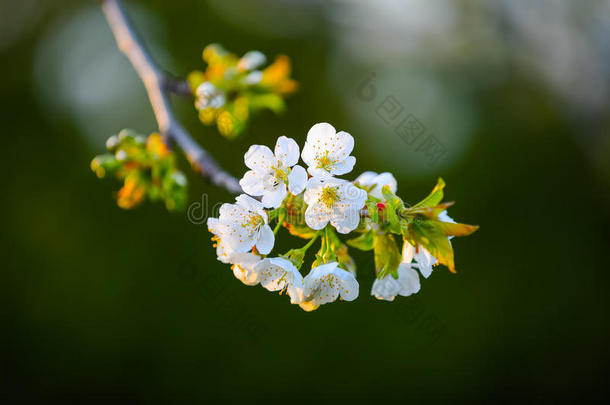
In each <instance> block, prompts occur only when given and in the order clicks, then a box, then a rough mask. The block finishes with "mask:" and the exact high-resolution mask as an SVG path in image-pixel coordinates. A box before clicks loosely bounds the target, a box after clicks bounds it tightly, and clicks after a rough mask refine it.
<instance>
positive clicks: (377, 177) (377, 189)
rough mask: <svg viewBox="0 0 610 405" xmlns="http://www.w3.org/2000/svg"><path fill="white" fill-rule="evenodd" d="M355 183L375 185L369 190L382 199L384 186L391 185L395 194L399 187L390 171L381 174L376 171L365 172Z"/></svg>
mask: <svg viewBox="0 0 610 405" xmlns="http://www.w3.org/2000/svg"><path fill="white" fill-rule="evenodd" d="M354 183H356V184H359V185H361V186H364V187H367V188H368V187H371V186H374V187H373V188H371V190H370V191H369V194H370V195H371V196H373V197H375V198H378V199H380V200H383V199H384V198H383V194H381V189H382V188H383V186H388V187H390V190H391V191H392V192H393V193H394V194H396V189H397V188H398V182H397V181H396V179H395V178H394V176H392V174H391V173H389V172H385V173H380V174H377V173H375V172H364V173H362V174H361V175H360V176H358V178H357V179H356V180H354Z"/></svg>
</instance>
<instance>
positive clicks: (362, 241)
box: [347, 229, 375, 251]
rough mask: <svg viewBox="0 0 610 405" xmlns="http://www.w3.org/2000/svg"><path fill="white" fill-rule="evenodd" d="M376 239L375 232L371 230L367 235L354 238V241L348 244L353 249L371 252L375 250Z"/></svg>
mask: <svg viewBox="0 0 610 405" xmlns="http://www.w3.org/2000/svg"><path fill="white" fill-rule="evenodd" d="M374 237H375V232H374V231H373V230H372V229H370V230H368V231H366V232H365V233H363V234H362V235H360V236H358V237H356V238H354V239H350V240H348V241H347V244H348V245H349V246H351V247H355V248H356V249H360V250H365V251H366V250H371V249H373V239H374Z"/></svg>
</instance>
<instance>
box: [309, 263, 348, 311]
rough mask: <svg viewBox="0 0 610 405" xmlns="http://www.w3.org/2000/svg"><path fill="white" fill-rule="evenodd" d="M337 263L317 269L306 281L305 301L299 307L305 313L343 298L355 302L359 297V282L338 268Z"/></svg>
mask: <svg viewBox="0 0 610 405" xmlns="http://www.w3.org/2000/svg"><path fill="white" fill-rule="evenodd" d="M338 265H339V264H338V263H337V262H331V263H326V264H322V265H320V266H318V267H315V268H314V269H312V270H311V272H310V273H309V274H308V275H307V276H306V277H305V279H304V298H303V299H304V301H303V302H301V303H300V304H299V305H300V307H301V308H303V309H304V310H305V311H313V310H314V309H317V308H318V307H319V306H320V305H324V304H326V303H329V302H333V301H335V300H336V299H337V298H338V297H341V298H342V299H343V300H345V301H353V300H355V299H356V298H357V297H358V289H359V286H358V281H357V280H356V278H355V277H354V275H353V274H352V273H350V272H348V271H346V270H343V269H341V268H339V267H338Z"/></svg>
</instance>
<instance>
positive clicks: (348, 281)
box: [334, 268, 360, 301]
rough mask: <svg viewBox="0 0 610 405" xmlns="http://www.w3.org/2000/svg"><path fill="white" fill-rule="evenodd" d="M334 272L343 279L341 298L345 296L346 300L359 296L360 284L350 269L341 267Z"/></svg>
mask: <svg viewBox="0 0 610 405" xmlns="http://www.w3.org/2000/svg"><path fill="white" fill-rule="evenodd" d="M334 273H335V275H337V276H338V277H339V278H340V279H341V286H340V291H339V293H340V294H341V298H343V300H345V301H353V300H355V299H356V298H358V292H359V289H360V286H359V284H358V281H357V280H356V277H354V275H353V274H352V273H350V272H349V271H346V270H343V269H340V268H337V269H335V271H334Z"/></svg>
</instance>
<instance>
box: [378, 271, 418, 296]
mask: <svg viewBox="0 0 610 405" xmlns="http://www.w3.org/2000/svg"><path fill="white" fill-rule="evenodd" d="M419 289H420V284H419V275H418V274H417V271H415V269H414V267H413V265H412V264H411V263H404V262H403V263H400V265H399V266H398V279H395V278H394V277H393V276H392V275H387V276H385V277H384V278H382V279H376V280H375V282H373V288H371V295H374V296H375V297H376V298H377V299H380V300H386V301H394V298H395V297H396V296H397V295H402V296H403V297H408V296H409V295H411V294H415V293H417V292H418V291H419Z"/></svg>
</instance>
